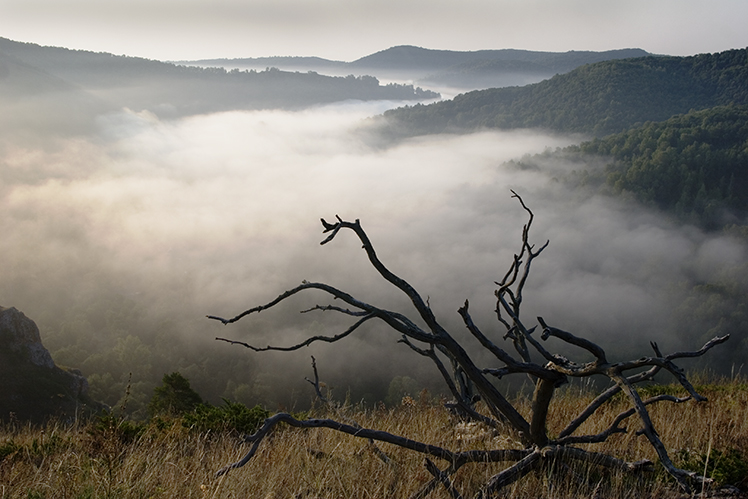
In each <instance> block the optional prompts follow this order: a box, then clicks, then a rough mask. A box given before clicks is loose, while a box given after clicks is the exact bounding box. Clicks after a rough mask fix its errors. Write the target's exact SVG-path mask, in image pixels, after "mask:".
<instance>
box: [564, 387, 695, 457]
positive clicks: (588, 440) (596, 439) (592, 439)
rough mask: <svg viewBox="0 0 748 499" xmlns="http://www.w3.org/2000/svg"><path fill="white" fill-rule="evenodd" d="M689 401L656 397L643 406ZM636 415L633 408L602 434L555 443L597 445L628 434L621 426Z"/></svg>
mask: <svg viewBox="0 0 748 499" xmlns="http://www.w3.org/2000/svg"><path fill="white" fill-rule="evenodd" d="M688 400H691V397H681V398H679V397H674V396H672V395H667V394H663V395H657V396H656V397H652V398H649V399H647V400H644V401H643V404H644V405H645V406H646V405H650V404H654V403H656V402H664V401H667V402H673V403H676V404H681V403H683V402H686V401H688ZM634 414H636V409H634V408H631V409H629V410H627V411H623V412H622V413H620V414H619V415H618V416H616V418H615V419H614V420H613V423H611V425H610V426H609V427H608V428H607V429H605V430H603V431H601V432H600V433H597V434H595V435H582V436H578V437H575V436H566V437H562V438H558V439H557V440H556V441H555V443H556V444H559V445H572V444H596V443H600V442H605V441H606V440H607V439H608V437H609V436H611V435H613V434H615V433H626V428H621V427H620V426H619V425H620V424H621V423H622V422H623V421H624V420H625V419H627V418H629V417H631V416H633V415H634Z"/></svg>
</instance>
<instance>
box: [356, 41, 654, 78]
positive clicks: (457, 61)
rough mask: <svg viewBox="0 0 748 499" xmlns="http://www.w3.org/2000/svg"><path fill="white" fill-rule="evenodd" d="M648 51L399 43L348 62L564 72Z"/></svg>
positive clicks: (425, 68) (440, 68)
mask: <svg viewBox="0 0 748 499" xmlns="http://www.w3.org/2000/svg"><path fill="white" fill-rule="evenodd" d="M646 55H650V54H648V53H647V52H646V51H644V50H641V49H623V50H608V51H604V52H591V51H581V52H579V51H570V52H535V51H532V50H517V49H501V50H475V51H469V52H461V51H454V50H431V49H425V48H421V47H414V46H411V45H401V46H398V47H392V48H389V49H387V50H382V51H380V52H377V53H375V54H371V55H368V56H366V57H362V58H361V59H357V60H355V61H353V62H352V63H350V65H351V66H353V67H364V68H392V69H399V70H416V71H428V72H435V71H446V70H448V69H449V68H451V67H454V66H457V65H461V64H467V63H476V62H480V63H484V62H486V61H504V62H507V63H509V64H514V63H517V62H530V63H534V64H537V65H538V67H543V68H546V69H547V70H548V71H554V72H557V73H558V72H564V71H569V70H571V69H574V68H575V67H578V66H581V65H583V64H590V63H592V62H600V61H607V60H610V59H623V58H629V57H643V56H646Z"/></svg>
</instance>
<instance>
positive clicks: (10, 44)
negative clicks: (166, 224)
mask: <svg viewBox="0 0 748 499" xmlns="http://www.w3.org/2000/svg"><path fill="white" fill-rule="evenodd" d="M0 57H3V60H4V61H6V62H5V63H4V66H3V68H4V69H3V70H2V71H3V74H6V79H7V78H10V79H11V80H14V81H20V80H22V79H25V80H28V81H29V82H30V83H31V86H30V87H29V88H30V94H33V93H34V91H33V88H35V87H36V86H38V84H41V83H39V82H47V83H46V84H49V85H51V84H53V82H54V84H55V85H58V86H60V88H62V87H66V88H68V89H72V88H77V89H78V90H80V91H83V92H88V93H90V94H91V95H95V96H96V97H97V98H98V99H101V100H102V101H103V102H108V103H110V104H111V105H112V106H113V107H123V106H125V107H128V108H131V109H133V110H136V111H139V110H143V109H147V110H149V111H152V112H154V113H156V114H158V115H161V116H182V115H189V114H196V113H204V112H215V111H223V110H233V109H268V108H284V109H295V108H304V107H307V106H311V105H318V104H324V103H329V102H336V101H342V100H349V99H358V100H379V99H387V100H423V99H434V98H437V97H438V96H439V95H438V94H436V93H434V92H429V91H424V90H421V89H416V88H413V86H412V85H397V84H389V85H380V84H379V81H378V80H377V79H376V78H373V77H369V76H361V77H353V76H350V77H330V76H323V75H320V74H316V73H298V72H296V73H290V72H285V71H279V70H277V69H269V70H267V71H260V72H257V71H230V72H229V71H226V70H224V69H221V68H199V67H187V66H179V65H176V64H172V63H164V62H160V61H153V60H149V59H142V58H138V57H126V56H116V55H112V54H107V53H96V52H89V51H84V50H69V49H65V48H59V47H42V46H40V45H36V44H32V43H20V42H14V41H11V40H8V39H5V38H0ZM34 71H36V75H37V76H38V79H35V78H32V77H31V76H30V75H31V72H34ZM37 80H38V81H37ZM14 88H15V89H16V91H21V92H22V91H23V89H24V86H23V85H20V86H16V87H14ZM24 95H25V96H26V94H24Z"/></svg>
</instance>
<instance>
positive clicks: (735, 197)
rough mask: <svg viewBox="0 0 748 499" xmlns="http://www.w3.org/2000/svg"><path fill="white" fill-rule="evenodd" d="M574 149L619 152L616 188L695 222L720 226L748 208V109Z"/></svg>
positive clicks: (613, 176)
mask: <svg viewBox="0 0 748 499" xmlns="http://www.w3.org/2000/svg"><path fill="white" fill-rule="evenodd" d="M569 151H572V152H573V151H578V152H580V153H582V154H583V155H599V156H606V157H610V158H612V159H613V162H612V163H610V164H609V165H608V166H607V167H606V169H605V171H604V172H603V173H602V176H603V178H602V180H604V181H605V184H606V186H607V187H608V188H610V189H611V190H612V192H613V193H615V194H624V193H627V192H628V193H632V194H633V195H634V196H635V197H636V198H637V199H638V200H639V201H642V202H644V203H646V204H652V205H655V206H657V207H658V208H660V209H662V210H665V211H669V212H672V213H674V214H676V215H677V216H678V217H680V218H683V219H686V220H688V221H691V222H696V223H699V224H700V225H703V226H706V227H709V228H718V227H722V226H723V225H725V224H726V223H736V222H738V221H740V220H742V219H743V218H744V217H745V215H746V213H748V107H745V106H740V107H735V106H729V107H725V106H721V107H715V108H712V109H707V110H703V111H694V112H691V113H688V114H685V115H680V116H675V117H673V118H670V119H668V120H666V121H663V122H659V123H647V124H645V125H644V126H642V127H640V128H634V129H631V130H629V131H627V132H624V133H619V134H615V135H609V136H607V137H605V138H603V139H596V140H593V141H591V142H585V143H583V144H581V145H580V146H577V147H572V148H570V149H569Z"/></svg>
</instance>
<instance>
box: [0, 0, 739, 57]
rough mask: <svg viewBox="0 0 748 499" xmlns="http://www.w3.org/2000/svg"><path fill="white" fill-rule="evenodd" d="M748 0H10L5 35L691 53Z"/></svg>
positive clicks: (187, 51)
mask: <svg viewBox="0 0 748 499" xmlns="http://www.w3.org/2000/svg"><path fill="white" fill-rule="evenodd" d="M747 21H748V1H746V0H709V1H700V0H616V1H609V0H465V1H460V2H458V1H455V0H0V36H2V37H5V38H10V39H13V40H18V41H26V42H34V43H39V44H42V45H54V46H64V47H69V48H78V49H86V50H94V51H102V52H112V53H115V54H126V55H134V56H141V57H148V58H152V59H161V60H178V59H199V58H217V57H229V58H235V57H261V56H272V55H299V56H302V55H315V56H320V57H324V58H327V59H335V60H344V61H351V60H355V59H357V58H359V57H362V56H365V55H368V54H371V53H373V52H377V51H379V50H383V49H386V48H389V47H391V46H394V45H417V46H420V47H425V48H434V49H449V50H479V49H501V48H518V49H530V50H548V51H567V50H608V49H618V48H630V47H637V48H643V49H645V50H647V51H649V52H653V53H659V54H671V55H691V54H696V53H703V52H719V51H723V50H727V49H731V48H744V47H746V46H748V29H746V22H747Z"/></svg>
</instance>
